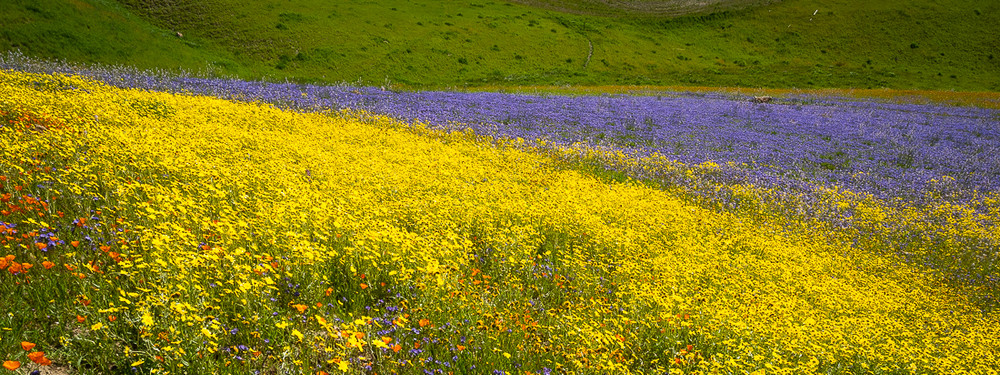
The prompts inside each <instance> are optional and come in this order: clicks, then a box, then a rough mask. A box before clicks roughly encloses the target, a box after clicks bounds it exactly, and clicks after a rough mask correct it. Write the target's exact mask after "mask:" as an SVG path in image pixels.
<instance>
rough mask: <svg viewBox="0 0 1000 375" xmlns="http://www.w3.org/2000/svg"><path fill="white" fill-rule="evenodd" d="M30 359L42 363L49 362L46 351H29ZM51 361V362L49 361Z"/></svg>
mask: <svg viewBox="0 0 1000 375" xmlns="http://www.w3.org/2000/svg"><path fill="white" fill-rule="evenodd" d="M28 359H30V360H31V361H32V362H35V363H37V364H40V365H41V364H42V363H44V362H49V361H48V358H45V352H31V353H28ZM49 363H51V362H49Z"/></svg>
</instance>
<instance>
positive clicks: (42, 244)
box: [35, 242, 49, 250]
mask: <svg viewBox="0 0 1000 375" xmlns="http://www.w3.org/2000/svg"><path fill="white" fill-rule="evenodd" d="M35 247H37V248H38V250H45V248H47V247H49V245H48V244H46V243H45V242H36V243H35Z"/></svg>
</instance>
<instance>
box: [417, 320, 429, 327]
mask: <svg viewBox="0 0 1000 375" xmlns="http://www.w3.org/2000/svg"><path fill="white" fill-rule="evenodd" d="M418 323H420V326H421V327H426V326H427V325H428V324H431V321H430V320H427V319H420V322H418Z"/></svg>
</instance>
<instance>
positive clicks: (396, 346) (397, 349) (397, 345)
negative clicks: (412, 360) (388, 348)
mask: <svg viewBox="0 0 1000 375" xmlns="http://www.w3.org/2000/svg"><path fill="white" fill-rule="evenodd" d="M402 349H403V346H402V345H399V344H396V345H393V346H392V351H393V352H396V353H399V351H400V350H402Z"/></svg>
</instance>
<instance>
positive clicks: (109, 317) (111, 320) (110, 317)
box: [108, 315, 118, 322]
mask: <svg viewBox="0 0 1000 375" xmlns="http://www.w3.org/2000/svg"><path fill="white" fill-rule="evenodd" d="M116 320H118V317H117V316H114V315H108V321H109V322H113V321H116Z"/></svg>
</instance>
